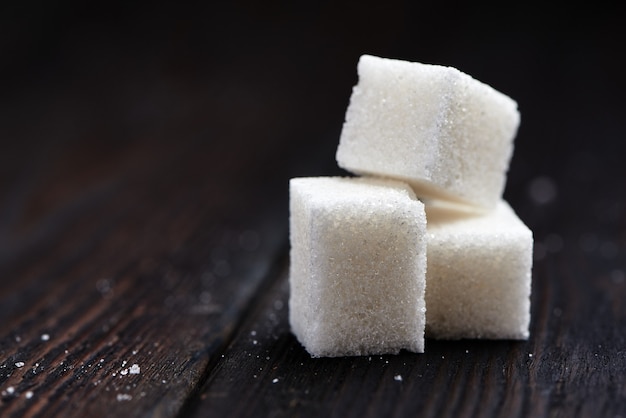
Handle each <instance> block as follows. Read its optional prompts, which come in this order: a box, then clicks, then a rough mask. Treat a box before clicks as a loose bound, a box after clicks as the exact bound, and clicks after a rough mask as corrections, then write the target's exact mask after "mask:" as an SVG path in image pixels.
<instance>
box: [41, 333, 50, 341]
mask: <svg viewBox="0 0 626 418" xmlns="http://www.w3.org/2000/svg"><path fill="white" fill-rule="evenodd" d="M49 339H50V334H41V341H48V340H49Z"/></svg>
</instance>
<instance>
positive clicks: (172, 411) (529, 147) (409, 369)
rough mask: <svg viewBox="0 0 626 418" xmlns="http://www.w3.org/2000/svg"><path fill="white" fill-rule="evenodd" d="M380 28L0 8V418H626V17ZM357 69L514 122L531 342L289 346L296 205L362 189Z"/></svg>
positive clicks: (474, 18)
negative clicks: (439, 89)
mask: <svg viewBox="0 0 626 418" xmlns="http://www.w3.org/2000/svg"><path fill="white" fill-rule="evenodd" d="M387 6H388V7H385V8H383V9H380V8H371V7H364V6H363V5H361V4H359V5H354V6H353V7H352V6H348V5H340V6H339V5H332V4H329V5H324V4H306V3H302V4H299V5H298V6H296V5H289V4H282V5H281V4H277V5H273V6H258V5H255V4H253V3H247V2H236V3H233V4H232V5H229V6H216V5H204V6H201V5H196V6H186V7H183V6H178V7H173V6H170V5H167V4H165V3H150V4H140V3H131V4H126V5H124V6H120V5H117V6H112V5H111V6H108V8H106V9H105V8H101V9H98V10H91V9H87V8H85V6H82V5H81V4H78V3H74V2H60V3H57V4H55V5H52V4H47V3H41V4H29V5H23V4H17V3H15V4H11V5H9V6H2V7H3V10H2V13H0V23H2V25H0V27H1V28H2V30H3V36H2V37H1V39H2V40H1V41H0V53H1V54H2V56H3V59H2V63H1V64H0V80H1V81H0V83H1V86H2V91H1V93H0V141H1V142H0V144H1V145H2V148H1V149H0V416H2V417H5V416H6V417H21V416H28V417H30V416H40V417H44V416H45V417H71V416H76V417H83V416H91V417H100V416H133V417H134V416H163V417H173V416H181V417H204V416H211V417H213V416H215V417H223V416H340V417H345V416H351V417H352V416H353V417H362V416H426V417H446V416H455V417H456V416H465V417H469V416H506V417H515V416H531V417H535V416H563V417H571V416H594V417H595V416H607V417H615V416H626V303H623V301H624V300H626V184H625V181H626V180H625V179H626V168H625V165H624V163H623V158H624V155H625V152H626V146H625V145H624V139H625V138H624V132H626V120H625V119H624V116H623V115H624V114H626V104H625V103H626V102H624V100H623V97H624V93H626V89H625V84H626V83H625V82H624V79H623V75H622V71H621V68H622V67H621V66H620V65H621V55H623V53H622V52H621V51H622V49H623V40H624V37H623V36H622V31H621V29H620V25H621V24H622V22H621V18H620V15H619V13H618V12H614V11H611V10H604V11H602V12H595V11H592V10H591V11H590V10H585V11H580V12H579V11H576V10H568V11H565V12H564V11H563V10H559V11H556V10H555V11H551V10H545V9H542V13H537V11H536V10H535V9H533V8H530V7H529V8H527V9H526V8H524V7H521V6H520V7H518V8H517V9H511V10H508V9H507V10H501V11H500V12H501V13H503V15H501V16H500V17H499V18H496V17H495V16H496V15H495V14H494V15H486V14H485V13H484V12H483V11H481V10H474V9H472V8H470V7H468V6H464V7H462V8H460V9H456V11H457V12H458V13H457V14H456V15H455V16H452V17H451V16H450V14H449V13H448V12H449V10H448V7H449V6H446V5H440V6H437V5H432V4H431V5H422V6H420V5H419V4H417V3H416V4H411V5H407V4H404V3H401V2H391V3H388V4H387ZM507 7H508V6H507ZM495 12H497V11H494V13H495ZM556 17H558V18H559V22H560V26H559V27H558V30H557V28H555V26H554V19H556ZM442 27H444V28H446V29H447V30H445V31H442V30H441V28H442ZM435 34H436V36H435ZM361 53H373V54H378V55H384V56H393V57H397V58H403V59H409V60H416V61H424V62H432V63H439V64H446V65H452V66H456V67H458V68H460V69H461V70H463V71H465V72H467V73H469V74H472V75H473V76H475V77H476V78H478V79H480V80H483V81H485V82H487V83H489V84H491V85H492V86H494V87H495V88H497V89H499V90H501V91H503V92H505V93H507V94H509V95H511V96H512V97H513V98H515V99H516V100H517V101H518V102H519V105H520V109H521V113H522V126H521V129H520V132H519V135H518V138H517V140H516V152H515V155H514V158H513V161H512V165H511V171H510V175H509V182H508V184H507V190H506V193H505V197H506V198H507V200H509V202H510V203H511V205H512V206H513V207H514V208H515V209H516V211H517V212H518V214H519V215H520V217H521V218H522V219H523V220H524V221H525V222H526V223H527V224H528V226H529V227H530V228H531V229H533V231H534V233H535V242H536V248H535V265H534V269H533V294H532V323H531V337H530V339H529V340H528V341H524V342H511V341H475V340H463V341H434V340H427V342H426V352H425V353H424V354H410V353H404V352H403V353H401V354H400V355H397V356H372V357H359V358H336V359H311V358H310V357H309V356H308V355H307V353H306V352H305V351H304V349H303V348H302V347H301V346H300V345H299V344H298V343H297V341H296V340H295V338H294V337H293V335H292V334H291V333H290V331H289V324H288V321H287V312H288V306H287V298H288V286H287V271H288V263H289V259H288V248H289V247H288V212H287V208H288V194H287V182H288V179H289V178H291V177H295V176H305V175H337V174H345V173H344V172H342V171H341V170H339V169H338V168H337V167H336V164H335V161H334V153H335V149H336V146H337V143H338V139H339V132H340V129H341V122H342V120H343V116H344V112H345V108H346V106H347V103H348V99H349V95H350V90H351V88H352V85H353V84H354V83H355V81H356V68H355V66H356V61H357V59H358V56H359V55H360V54H361ZM135 365H136V367H135Z"/></svg>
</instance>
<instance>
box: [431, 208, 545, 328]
mask: <svg viewBox="0 0 626 418" xmlns="http://www.w3.org/2000/svg"><path fill="white" fill-rule="evenodd" d="M426 214H427V219H428V252H427V258H428V267H427V279H426V280H427V286H426V307H427V309H428V315H427V317H426V335H427V336H428V337H432V338H438V339H460V338H490V339H527V338H528V335H529V331H528V327H529V322H530V289H531V269H532V252H533V236H532V232H531V231H530V230H529V229H528V228H527V227H526V225H524V223H523V222H522V221H521V220H520V219H519V218H518V217H517V215H516V214H515V212H513V210H512V209H511V207H510V206H509V205H508V204H507V203H506V202H504V201H500V202H499V203H498V205H497V206H496V208H495V209H494V210H493V211H492V212H490V213H487V214H483V215H477V216H468V215H467V214H461V213H459V212H455V211H450V210H449V209H445V208H442V207H430V206H428V207H427V208H426Z"/></svg>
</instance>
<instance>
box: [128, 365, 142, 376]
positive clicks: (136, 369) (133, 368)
mask: <svg viewBox="0 0 626 418" xmlns="http://www.w3.org/2000/svg"><path fill="white" fill-rule="evenodd" d="M128 372H129V373H130V374H139V373H141V368H140V367H139V365H138V364H133V365H132V366H130V370H129V371H128Z"/></svg>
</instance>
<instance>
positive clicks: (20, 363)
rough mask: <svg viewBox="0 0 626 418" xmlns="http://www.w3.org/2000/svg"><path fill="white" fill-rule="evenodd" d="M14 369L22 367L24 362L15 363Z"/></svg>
mask: <svg viewBox="0 0 626 418" xmlns="http://www.w3.org/2000/svg"><path fill="white" fill-rule="evenodd" d="M15 367H18V368H21V367H24V362H23V361H18V362H17V363H15Z"/></svg>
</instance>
